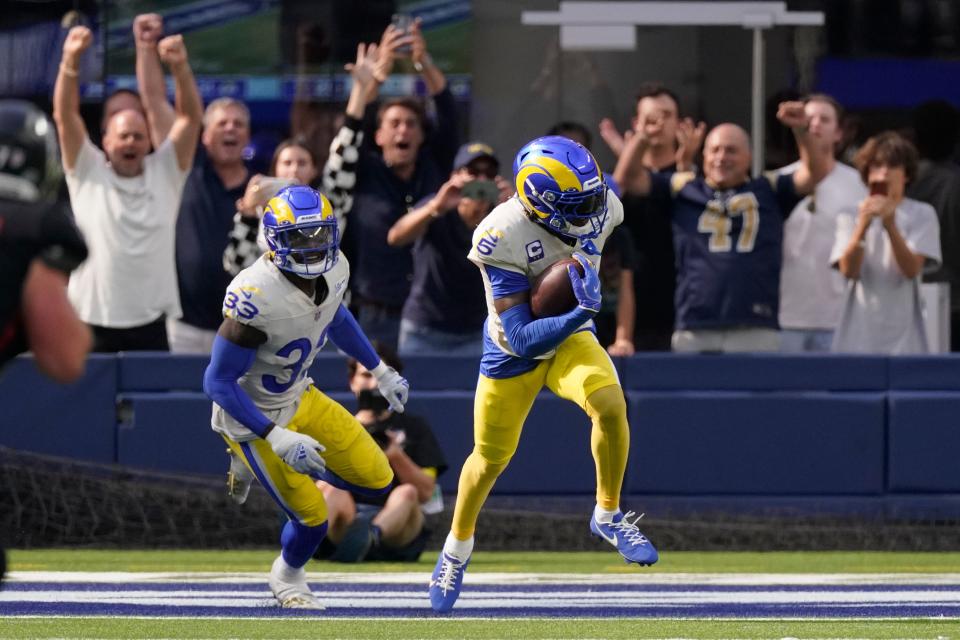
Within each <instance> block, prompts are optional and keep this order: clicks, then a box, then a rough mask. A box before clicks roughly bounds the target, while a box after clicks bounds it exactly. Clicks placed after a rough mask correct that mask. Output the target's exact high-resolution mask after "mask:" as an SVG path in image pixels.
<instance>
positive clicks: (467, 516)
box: [430, 136, 657, 612]
mask: <svg viewBox="0 0 960 640" xmlns="http://www.w3.org/2000/svg"><path fill="white" fill-rule="evenodd" d="M513 170H514V175H515V181H516V188H517V195H516V196H515V197H514V198H511V199H510V200H508V201H507V202H505V203H503V204H501V205H499V206H498V207H497V208H496V209H494V210H493V211H492V212H491V213H490V214H489V215H488V216H487V217H486V218H485V219H484V220H483V222H481V223H480V225H479V226H478V227H477V229H476V231H475V232H474V234H473V244H472V248H471V249H470V253H469V256H468V257H469V258H470V260H471V261H473V262H474V263H475V264H476V265H477V266H478V267H479V268H480V272H481V274H482V277H483V283H484V290H485V292H486V298H487V310H488V316H487V321H486V324H485V327H484V336H483V356H482V359H481V363H480V378H479V381H478V383H477V392H476V399H475V403H474V420H475V426H474V448H473V452H472V453H471V454H470V456H469V457H468V458H467V461H466V462H465V463H464V465H463V470H462V471H461V473H460V484H459V488H458V491H457V503H456V507H455V509H454V513H453V522H452V526H451V530H450V534H449V535H448V536H447V540H446V543H445V544H444V547H443V551H442V552H441V553H440V557H439V558H438V559H437V565H436V568H435V569H434V571H433V576H432V577H431V580H430V603H431V606H432V607H433V609H434V610H435V611H438V612H445V611H449V610H450V609H451V608H452V607H453V605H454V603H455V602H456V600H457V597H458V596H459V595H460V587H461V585H462V582H463V574H464V571H465V570H466V568H467V565H468V563H469V562H470V556H471V553H472V552H473V534H474V529H475V527H476V522H477V516H478V515H479V512H480V509H481V507H482V506H483V503H484V501H485V500H486V498H487V495H488V494H489V493H490V490H491V488H492V487H493V484H494V482H495V481H496V479H497V477H498V476H499V475H500V473H501V472H502V471H503V470H504V469H505V468H506V466H507V463H508V462H509V461H510V458H511V457H512V456H513V454H514V452H515V451H516V449H517V444H518V442H519V439H520V431H521V429H522V427H523V422H524V420H525V419H526V417H527V414H528V413H529V411H530V408H531V406H532V405H533V401H534V399H535V398H536V397H537V394H538V393H539V392H540V389H541V388H543V386H544V385H546V386H547V387H548V388H549V389H550V390H551V391H553V392H554V393H556V394H557V395H558V396H560V397H561V398H565V399H568V400H571V401H573V402H576V403H577V404H578V405H579V406H580V407H581V408H583V410H584V411H585V412H586V413H587V415H588V416H589V417H590V420H591V423H592V432H591V448H592V450H593V457H594V461H595V463H596V467H597V506H596V508H595V509H594V512H593V514H592V516H591V518H590V529H591V531H592V532H593V533H594V534H595V535H597V536H599V537H602V538H603V539H605V540H606V541H608V542H609V543H610V544H612V545H613V546H614V547H616V548H617V550H618V551H619V552H620V553H621V554H622V555H623V557H624V558H625V559H626V560H627V561H628V562H635V563H637V564H641V565H649V564H653V563H654V562H656V561H657V551H656V549H654V547H653V545H652V544H651V543H650V542H649V541H648V540H647V539H646V537H644V535H643V534H642V533H640V530H639V529H638V528H637V526H636V520H638V519H639V518H635V517H634V515H633V512H628V513H626V514H624V513H622V512H621V510H620V489H621V485H622V483H623V475H624V469H625V468H626V463H627V452H628V449H629V444H630V429H629V426H628V424H627V407H626V402H625V400H624V396H623V389H622V388H621V387H620V380H619V379H618V377H617V373H616V371H615V370H614V367H613V363H612V361H611V360H610V357H609V356H608V355H607V353H606V351H604V349H603V347H601V346H600V343H599V342H597V338H596V335H595V334H594V332H593V331H592V325H593V321H592V319H593V316H594V314H596V313H597V311H598V310H599V309H600V281H599V278H598V276H597V267H598V266H599V264H600V253H601V251H602V250H603V245H604V243H605V242H606V240H607V238H608V237H609V236H610V233H611V232H612V231H613V228H614V227H616V226H617V225H618V224H620V223H621V222H622V221H623V207H622V206H621V204H620V201H619V200H618V199H617V197H616V196H615V195H614V194H613V193H611V192H610V191H609V189H608V188H607V185H606V183H605V182H604V179H603V174H602V173H601V171H600V169H599V168H598V167H597V163H596V160H594V158H593V156H592V155H591V154H590V152H589V151H587V149H585V148H584V147H583V146H582V145H580V144H577V143H576V142H573V141H572V140H570V139H568V138H564V137H561V136H547V137H544V138H538V139H536V140H533V141H532V142H530V143H528V144H527V145H526V146H524V147H523V148H522V149H521V150H520V152H519V153H518V154H517V157H516V159H515V160H514V165H513ZM571 255H573V256H574V258H575V259H576V260H577V261H578V262H579V263H580V265H581V266H582V267H583V271H584V275H583V276H581V275H579V273H578V272H577V270H576V269H573V268H572V267H571V268H570V269H569V271H568V273H569V276H570V281H571V284H572V285H573V290H574V293H575V295H576V298H577V302H578V304H577V306H576V307H575V308H574V309H572V310H571V311H569V312H567V313H565V314H563V315H560V316H555V317H546V318H534V317H533V315H532V313H531V311H530V282H531V280H532V279H534V278H535V277H536V276H537V275H539V274H540V273H541V272H542V271H543V270H544V269H546V268H547V267H548V266H550V265H551V264H553V263H554V262H556V261H557V260H560V259H562V258H569V257H570V256H571Z"/></svg>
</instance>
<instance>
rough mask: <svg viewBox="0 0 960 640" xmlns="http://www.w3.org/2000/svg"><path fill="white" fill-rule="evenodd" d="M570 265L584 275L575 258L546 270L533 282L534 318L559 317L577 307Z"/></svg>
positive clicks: (560, 261) (565, 260)
mask: <svg viewBox="0 0 960 640" xmlns="http://www.w3.org/2000/svg"><path fill="white" fill-rule="evenodd" d="M569 264H572V265H574V266H576V268H577V271H579V272H580V275H581V276H582V275H583V267H582V266H580V263H579V262H577V261H576V260H574V259H573V258H564V259H562V260H557V261H556V262H554V263H553V264H551V265H550V266H549V267H547V268H546V269H544V270H543V272H542V273H541V274H540V275H539V276H537V277H536V279H535V280H534V281H533V285H531V287H530V311H531V312H532V313H533V315H534V317H537V318H547V317H550V316H559V315H562V314H564V313H566V312H567V311H570V310H571V309H573V308H574V307H575V306H577V298H576V296H574V295H573V287H572V286H571V285H570V276H569V275H567V265H569Z"/></svg>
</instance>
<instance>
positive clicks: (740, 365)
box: [622, 353, 888, 391]
mask: <svg viewBox="0 0 960 640" xmlns="http://www.w3.org/2000/svg"><path fill="white" fill-rule="evenodd" d="M887 360H888V359H887V358H885V357H882V356H841V355H817V356H810V355H797V356H784V355H781V354H749V355H739V354H724V355H719V354H717V355H694V354H680V353H663V354H643V355H642V356H639V357H637V356H635V357H633V358H626V359H624V362H623V364H624V369H623V374H622V383H623V387H624V389H635V390H644V391H647V390H657V389H663V390H670V391H681V390H700V389H703V390H714V391H789V390H809V391H874V390H877V391H879V390H883V389H886V388H887Z"/></svg>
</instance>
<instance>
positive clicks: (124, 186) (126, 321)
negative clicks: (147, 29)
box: [53, 26, 202, 352]
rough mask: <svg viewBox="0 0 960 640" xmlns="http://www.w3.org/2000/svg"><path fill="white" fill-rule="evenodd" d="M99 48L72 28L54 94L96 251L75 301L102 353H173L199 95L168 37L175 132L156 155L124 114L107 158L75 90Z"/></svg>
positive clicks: (112, 132) (75, 198) (145, 132)
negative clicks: (182, 214)
mask: <svg viewBox="0 0 960 640" xmlns="http://www.w3.org/2000/svg"><path fill="white" fill-rule="evenodd" d="M92 42H93V34H92V33H91V31H90V30H89V29H88V28H86V27H82V26H78V27H74V28H72V29H71V30H70V32H69V33H68V34H67V38H66V40H65V41H64V44H63V56H62V59H61V63H60V69H59V72H58V74H57V81H56V85H55V87H54V94H53V108H54V111H53V117H54V120H55V121H56V123H57V133H58V135H59V139H60V150H61V160H62V162H63V168H64V170H65V172H66V177H67V188H68V189H69V191H70V201H71V204H72V205H73V211H74V215H75V216H76V222H77V226H78V227H79V228H80V230H81V231H82V232H83V234H84V236H85V238H86V241H87V244H88V245H89V249H90V257H89V259H88V260H87V261H86V262H85V263H84V264H83V265H82V266H81V267H80V268H79V269H77V270H76V271H75V272H74V273H73V275H72V276H71V278H70V285H69V288H68V294H69V297H70V302H71V303H72V304H73V306H74V308H75V309H76V311H77V315H78V316H79V317H80V319H81V320H83V321H84V322H86V323H87V324H88V325H90V327H91V329H92V330H93V336H94V350H95V351H110V352H114V351H129V350H166V349H167V344H168V343H167V333H166V326H165V318H166V317H167V316H172V317H177V316H179V315H180V304H179V299H178V296H177V282H176V269H175V266H174V227H175V222H176V215H177V210H178V207H179V203H180V196H181V193H182V191H183V185H184V182H185V181H186V177H187V172H188V170H189V169H190V166H191V164H192V163H193V155H194V152H195V150H196V145H197V138H198V136H199V132H200V121H201V117H202V105H201V102H200V96H199V94H198V93H197V87H196V83H195V81H194V79H193V73H192V71H191V70H190V65H189V64H188V62H187V50H186V47H185V46H184V44H183V39H182V38H181V37H180V36H169V37H167V38H164V39H163V40H161V41H160V42H159V44H158V45H157V52H158V53H159V57H160V59H161V60H162V61H163V62H164V63H165V64H166V65H167V67H168V68H169V69H170V72H171V74H172V75H173V78H174V85H175V89H176V94H177V100H176V104H177V113H176V116H175V119H174V121H173V125H172V126H171V127H170V130H169V133H168V134H167V136H166V138H165V139H164V140H163V141H162V142H161V143H160V145H159V146H158V147H157V149H156V151H155V152H153V153H150V134H149V128H148V124H147V120H146V118H145V117H144V114H143V113H142V112H141V111H139V110H138V109H131V108H126V109H123V108H121V109H120V110H118V111H116V112H115V113H114V114H113V115H111V116H110V117H109V119H108V120H107V122H106V126H105V130H104V136H103V151H102V152H101V151H100V150H99V149H97V148H96V147H95V146H94V145H93V143H92V142H91V141H90V136H89V134H88V133H87V129H86V126H85V124H84V122H83V119H82V118H81V117H80V109H79V105H80V97H79V91H78V87H77V85H78V82H77V80H78V78H77V76H78V69H79V66H80V65H79V63H80V58H81V56H82V54H83V52H84V51H85V50H86V49H87V48H89V46H90V45H91V44H92ZM138 55H139V50H138Z"/></svg>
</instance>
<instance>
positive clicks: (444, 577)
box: [434, 554, 464, 595]
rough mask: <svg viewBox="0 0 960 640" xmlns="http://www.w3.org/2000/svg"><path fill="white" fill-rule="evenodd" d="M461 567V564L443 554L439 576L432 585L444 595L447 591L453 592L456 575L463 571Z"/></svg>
mask: <svg viewBox="0 0 960 640" xmlns="http://www.w3.org/2000/svg"><path fill="white" fill-rule="evenodd" d="M463 565H464V563H463V562H456V561H455V560H453V559H452V558H451V557H450V556H448V555H447V554H443V562H442V563H440V575H439V576H437V581H436V582H435V583H434V584H435V585H436V586H437V587H440V589H442V590H443V593H444V595H446V593H447V591H451V590H453V588H454V583H455V582H456V581H457V575H458V574H459V573H460V572H461V571H462V570H463Z"/></svg>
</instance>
